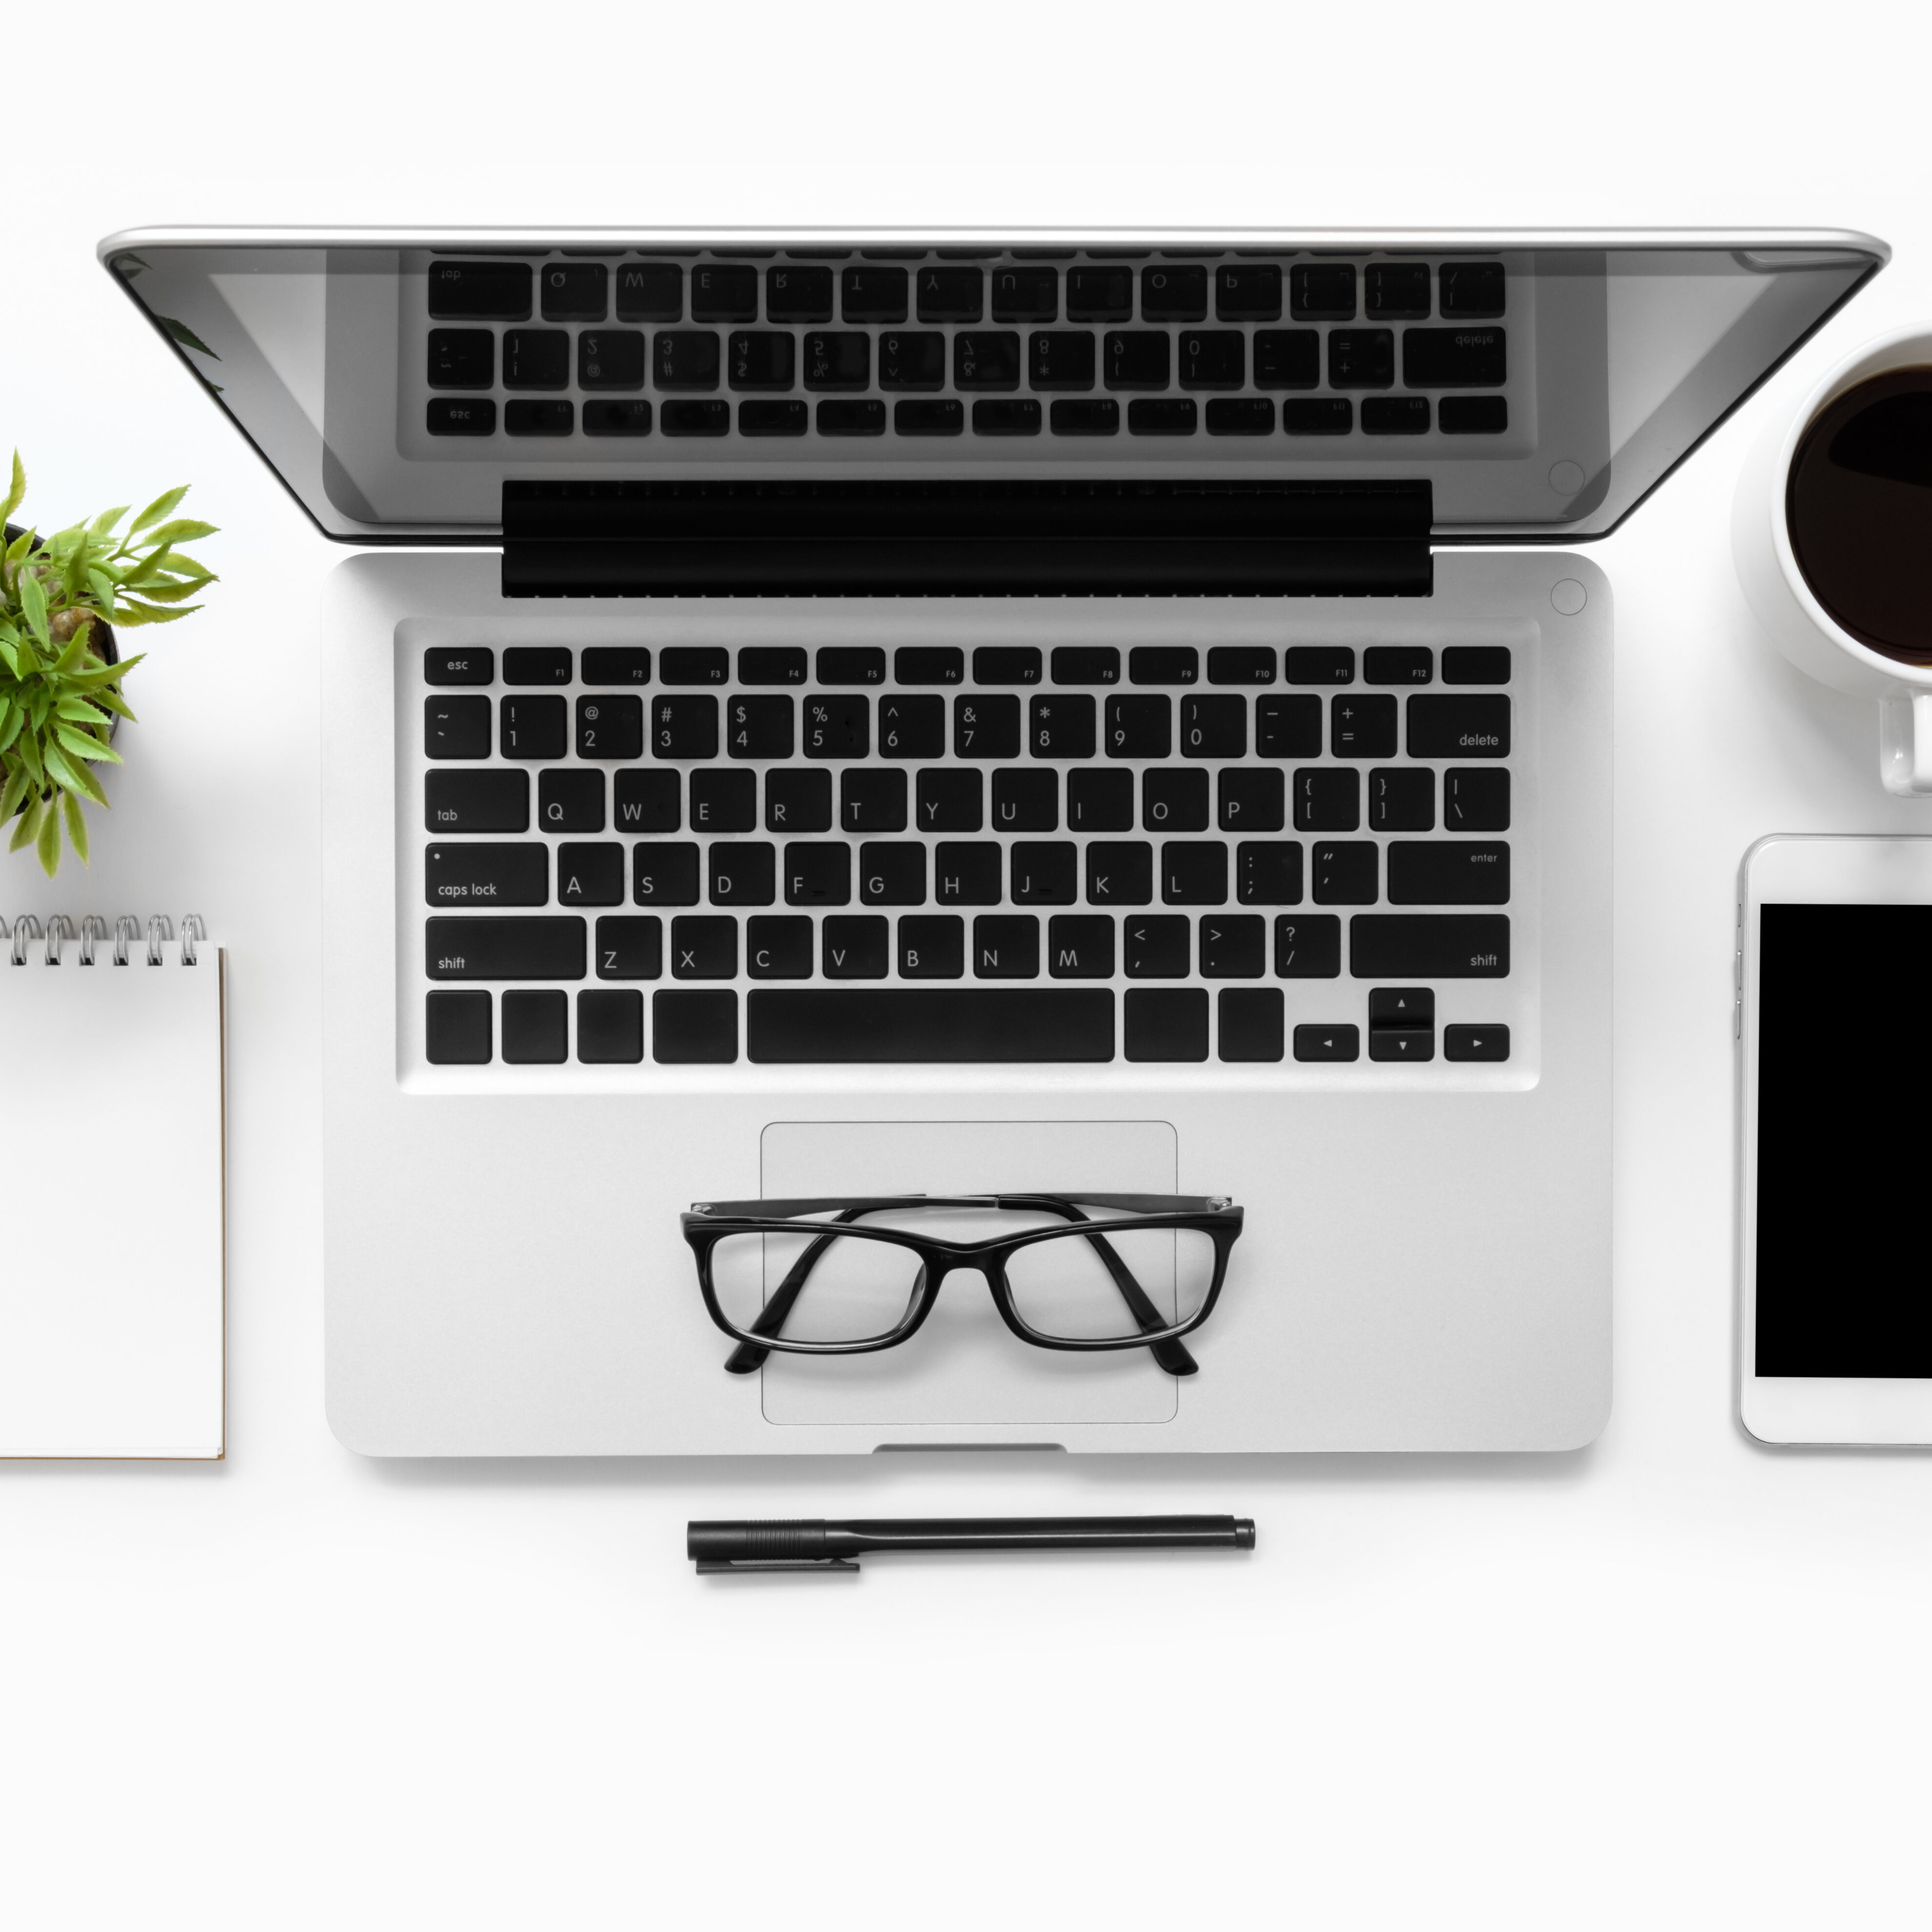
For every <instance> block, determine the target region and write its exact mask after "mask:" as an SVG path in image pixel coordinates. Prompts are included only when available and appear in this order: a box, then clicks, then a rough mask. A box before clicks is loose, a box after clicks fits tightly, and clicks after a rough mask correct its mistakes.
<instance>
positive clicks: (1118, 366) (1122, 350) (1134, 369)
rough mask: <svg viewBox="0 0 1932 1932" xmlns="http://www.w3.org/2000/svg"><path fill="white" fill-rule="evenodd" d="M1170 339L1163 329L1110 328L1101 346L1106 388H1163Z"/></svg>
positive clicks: (1169, 350) (1165, 383) (1170, 353)
mask: <svg viewBox="0 0 1932 1932" xmlns="http://www.w3.org/2000/svg"><path fill="white" fill-rule="evenodd" d="M1171 343H1172V338H1171V337H1170V336H1169V335H1168V333H1167V332H1166V330H1165V329H1110V330H1109V332H1108V333H1107V335H1106V338H1105V341H1104V343H1103V352H1102V353H1103V356H1104V359H1105V361H1106V371H1107V386H1108V388H1109V389H1166V387H1167V385H1168V371H1169V364H1170V360H1171V357H1172V350H1171V348H1170V346H1169V345H1170V344H1171Z"/></svg>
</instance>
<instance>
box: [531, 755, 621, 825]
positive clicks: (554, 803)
mask: <svg viewBox="0 0 1932 1932" xmlns="http://www.w3.org/2000/svg"><path fill="white" fill-rule="evenodd" d="M522 775H523V774H522V773H521V772H518V773H517V776H518V777H519V778H520V777H521V776H522ZM537 827H538V830H539V831H543V832H601V831H602V830H603V829H604V774H603V773H602V772H580V771H575V770H573V769H571V767H569V766H551V768H550V769H549V770H548V771H546V772H538V775H537ZM514 829H517V830H518V831H520V830H522V829H523V828H522V827H521V826H517V827H515V828H514Z"/></svg>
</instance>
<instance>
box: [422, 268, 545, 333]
mask: <svg viewBox="0 0 1932 1932" xmlns="http://www.w3.org/2000/svg"><path fill="white" fill-rule="evenodd" d="M531 283H532V275H531V272H530V267H529V263H526V262H432V263H431V264H430V265H429V275H428V286H429V312H430V314H431V315H432V316H434V317H435V318H436V320H437V321H439V322H521V321H522V320H523V319H524V318H525V317H526V316H527V315H528V314H529V312H530V287H531Z"/></svg>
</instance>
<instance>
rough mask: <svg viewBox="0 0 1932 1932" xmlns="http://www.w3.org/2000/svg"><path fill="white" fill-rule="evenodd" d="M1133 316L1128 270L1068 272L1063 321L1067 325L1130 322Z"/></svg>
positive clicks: (1130, 279) (1131, 273) (1132, 278)
mask: <svg viewBox="0 0 1932 1932" xmlns="http://www.w3.org/2000/svg"><path fill="white" fill-rule="evenodd" d="M1133 313H1134V272H1133V269H1068V270H1067V320H1068V321H1069V322H1129V321H1131V320H1133Z"/></svg>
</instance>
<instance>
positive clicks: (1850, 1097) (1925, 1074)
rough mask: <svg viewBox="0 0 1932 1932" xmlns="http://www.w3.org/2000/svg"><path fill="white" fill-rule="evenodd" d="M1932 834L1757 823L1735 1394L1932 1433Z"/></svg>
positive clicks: (1743, 1070) (1789, 1432)
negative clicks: (1760, 832) (1818, 832)
mask: <svg viewBox="0 0 1932 1932" xmlns="http://www.w3.org/2000/svg"><path fill="white" fill-rule="evenodd" d="M1928 971H1932V838H1796V837H1792V838H1760V840H1759V841H1758V842H1757V844H1755V845H1754V846H1753V847H1751V850H1749V851H1748V852H1747V853H1745V862H1744V865H1743V868H1742V871H1741V872H1740V874H1739V895H1738V974H1737V986H1738V1023H1737V1034H1738V1041H1739V1152H1740V1155H1741V1159H1740V1161H1739V1178H1740V1193H1741V1197H1742V1198H1741V1201H1740V1204H1739V1207H1740V1213H1739V1256H1740V1265H1741V1278H1740V1288H1741V1293H1742V1326H1741V1341H1742V1347H1741V1349H1740V1351H1739V1391H1738V1409H1739V1415H1740V1416H1741V1417H1742V1419H1743V1421H1744V1425H1745V1427H1746V1428H1747V1429H1748V1430H1750V1431H1751V1433H1752V1435H1754V1436H1757V1437H1758V1438H1759V1439H1760V1440H1761V1441H1763V1442H1778V1443H1787V1442H1792V1443H1795V1442H1829V1443H1843V1444H1856V1443H1900V1442H1906V1443H1914V1442H1924V1443H1932V1242H1928V1229H1927V1218H1926V1211H1927V1204H1928V1202H1932V1133H1928V1132H1927V1128H1926V1123H1927V1115H1928V1112H1932V1036H1928V1034H1927V1031H1926V1030H1925V1029H1924V1028H1921V1027H1920V1026H1919V1025H1918V1022H1916V1020H1915V1019H1913V1017H1912V1015H1913V1013H1915V1011H1916V1010H1917V1001H1918V996H1917V995H1916V994H1915V993H1914V992H1912V989H1913V988H1914V987H1915V986H1917V985H1918V982H1919V980H1920V979H1921V977H1925V976H1926V975H1927V973H1928Z"/></svg>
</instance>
